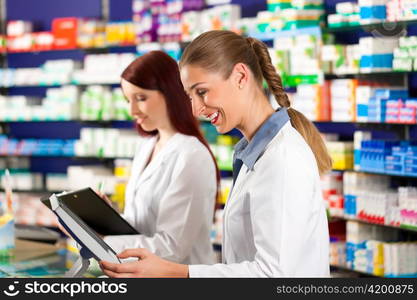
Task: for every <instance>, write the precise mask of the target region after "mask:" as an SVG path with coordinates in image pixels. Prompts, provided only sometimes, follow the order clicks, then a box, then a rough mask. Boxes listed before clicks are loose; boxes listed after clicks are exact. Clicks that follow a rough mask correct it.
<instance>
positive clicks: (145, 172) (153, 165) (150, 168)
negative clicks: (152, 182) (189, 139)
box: [139, 133, 181, 182]
mask: <svg viewBox="0 0 417 300" xmlns="http://www.w3.org/2000/svg"><path fill="white" fill-rule="evenodd" d="M180 136H181V134H179V133H176V134H174V135H173V136H172V137H171V138H170V139H169V140H168V141H167V142H166V144H165V145H164V147H163V148H162V149H161V151H160V152H159V153H158V154H157V155H156V156H155V157H154V159H153V160H152V161H151V162H150V163H149V164H148V165H147V166H146V167H145V165H146V163H147V162H148V160H149V156H150V155H151V154H152V151H153V149H154V147H155V144H156V141H157V138H156V137H152V138H151V140H150V141H149V143H147V144H146V146H145V147H146V150H145V149H144V155H143V160H142V162H141V166H140V171H139V172H140V173H141V175H140V176H139V182H143V181H144V180H146V179H148V178H149V177H150V176H151V175H152V174H153V173H154V172H155V170H157V169H158V168H159V167H160V166H161V164H163V163H164V161H165V160H166V158H167V157H168V156H169V154H170V153H171V152H172V151H174V150H175V149H176V147H175V143H176V141H177V140H178V139H179V137H180Z"/></svg>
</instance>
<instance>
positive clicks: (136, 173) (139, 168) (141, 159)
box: [130, 137, 156, 199]
mask: <svg viewBox="0 0 417 300" xmlns="http://www.w3.org/2000/svg"><path fill="white" fill-rule="evenodd" d="M155 143H156V138H155V137H152V138H150V139H149V140H148V141H146V142H145V143H143V144H142V145H140V147H141V148H139V149H138V150H137V153H136V156H135V161H134V162H133V166H132V174H131V181H132V182H133V183H134V184H133V185H132V189H131V191H130V192H131V196H132V199H133V195H134V193H135V189H136V187H137V185H138V183H139V181H140V180H141V177H142V175H143V172H144V167H145V165H146V163H147V161H148V159H149V156H150V155H151V153H152V150H153V148H154V146H155Z"/></svg>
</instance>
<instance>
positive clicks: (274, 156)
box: [259, 122, 318, 176]
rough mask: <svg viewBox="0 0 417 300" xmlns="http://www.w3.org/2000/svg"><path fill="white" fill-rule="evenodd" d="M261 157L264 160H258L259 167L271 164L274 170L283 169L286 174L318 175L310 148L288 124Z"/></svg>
mask: <svg viewBox="0 0 417 300" xmlns="http://www.w3.org/2000/svg"><path fill="white" fill-rule="evenodd" d="M263 156H265V157H264V159H260V160H259V162H260V164H261V165H262V164H272V165H274V166H275V167H276V168H285V169H286V170H287V172H298V173H300V172H303V173H304V174H306V173H309V174H310V175H314V176H316V175H317V174H318V169H317V163H316V159H315V157H314V154H313V152H312V150H311V148H310V146H309V145H308V144H307V142H306V141H305V140H304V138H303V137H302V136H301V134H300V133H299V132H298V131H297V130H296V129H295V128H294V127H292V125H291V123H290V122H288V123H287V124H285V125H284V126H283V127H282V129H281V130H280V131H279V132H278V133H277V135H276V136H275V137H274V138H273V139H272V141H271V142H270V144H269V145H268V146H267V148H266V150H265V152H264V154H263ZM301 170H302V171H301Z"/></svg>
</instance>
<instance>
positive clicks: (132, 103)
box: [129, 101, 140, 117]
mask: <svg viewBox="0 0 417 300" xmlns="http://www.w3.org/2000/svg"><path fill="white" fill-rule="evenodd" d="M129 104H130V114H131V115H132V116H133V117H135V116H138V115H139V113H140V111H139V107H138V104H137V103H136V102H135V101H130V103H129Z"/></svg>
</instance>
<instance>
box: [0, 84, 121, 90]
mask: <svg viewBox="0 0 417 300" xmlns="http://www.w3.org/2000/svg"><path fill="white" fill-rule="evenodd" d="M68 85H70V86H80V87H85V86H90V85H110V86H111V85H117V86H119V85H120V82H101V83H100V82H96V83H74V82H68V83H57V84H38V85H12V86H2V87H0V88H2V89H17V88H56V87H61V86H68Z"/></svg>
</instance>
